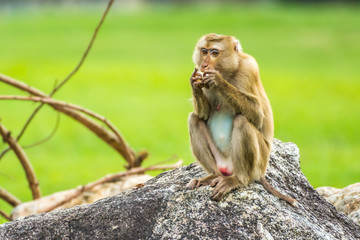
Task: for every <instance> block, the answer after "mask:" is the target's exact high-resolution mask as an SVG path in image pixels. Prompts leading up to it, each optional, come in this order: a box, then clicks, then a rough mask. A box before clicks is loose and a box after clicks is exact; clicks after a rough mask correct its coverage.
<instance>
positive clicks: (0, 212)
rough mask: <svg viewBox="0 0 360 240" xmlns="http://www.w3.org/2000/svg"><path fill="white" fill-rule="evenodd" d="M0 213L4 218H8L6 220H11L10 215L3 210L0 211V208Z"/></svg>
mask: <svg viewBox="0 0 360 240" xmlns="http://www.w3.org/2000/svg"><path fill="white" fill-rule="evenodd" d="M0 215H1V216H3V217H4V218H5V219H6V220H8V221H11V220H12V219H11V217H10V216H8V215H7V214H6V213H5V212H3V211H1V210H0Z"/></svg>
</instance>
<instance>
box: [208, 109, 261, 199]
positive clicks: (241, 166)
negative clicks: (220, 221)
mask: <svg viewBox="0 0 360 240" xmlns="http://www.w3.org/2000/svg"><path fill="white" fill-rule="evenodd" d="M259 155H260V153H259V144H258V136H257V129H256V128H255V126H254V125H252V124H251V123H250V122H249V121H248V120H247V118H246V117H244V116H243V115H237V116H235V117H234V120H233V130H232V135H231V152H230V158H231V161H232V162H233V166H234V171H233V175H232V176H230V177H226V176H219V177H217V178H215V179H214V180H213V182H212V183H211V186H213V187H215V189H214V190H213V193H212V196H211V198H212V199H213V200H216V201H218V200H220V199H221V198H222V197H223V196H224V195H225V194H227V193H228V192H230V191H231V190H233V189H236V188H239V187H241V186H246V185H248V184H249V183H250V182H251V181H252V180H254V177H255V176H254V174H255V175H257V174H259V177H258V178H257V179H259V178H260V172H261V171H258V170H257V169H256V168H259V158H260V156H259ZM255 178H256V177H255Z"/></svg>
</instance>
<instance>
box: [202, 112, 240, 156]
mask: <svg viewBox="0 0 360 240" xmlns="http://www.w3.org/2000/svg"><path fill="white" fill-rule="evenodd" d="M233 119H234V115H233V114H232V112H231V111H227V110H222V111H221V110H220V111H216V112H214V113H213V114H212V115H211V116H210V118H209V120H208V126H209V129H210V133H211V136H212V138H213V140H214V142H215V144H216V146H217V147H218V148H219V150H221V151H222V152H224V153H225V152H227V151H229V150H230V143H231V132H232V129H233Z"/></svg>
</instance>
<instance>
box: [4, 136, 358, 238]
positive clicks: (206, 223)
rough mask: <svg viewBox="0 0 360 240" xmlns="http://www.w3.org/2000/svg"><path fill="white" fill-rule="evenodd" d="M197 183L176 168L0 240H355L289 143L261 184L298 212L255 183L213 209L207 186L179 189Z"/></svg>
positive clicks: (19, 223) (26, 223)
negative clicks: (285, 197)
mask: <svg viewBox="0 0 360 240" xmlns="http://www.w3.org/2000/svg"><path fill="white" fill-rule="evenodd" d="M204 175H205V172H204V171H203V170H202V168H201V167H200V166H198V165H197V164H191V165H189V166H185V167H180V168H177V169H174V170H172V171H168V172H165V173H162V174H160V175H159V176H157V177H156V178H154V179H151V180H149V181H148V182H147V183H146V185H145V186H144V187H142V188H140V189H131V190H128V191H126V192H123V193H121V194H119V195H117V196H115V197H111V198H106V199H102V200H99V201H97V202H95V203H93V204H90V205H86V206H78V207H74V208H71V209H66V210H60V211H57V212H51V213H47V214H40V215H32V216H29V217H26V218H24V219H19V220H15V221H12V222H9V223H5V224H3V225H1V226H0V239H4V240H5V239H307V240H308V239H349V240H350V239H360V227H359V226H358V225H357V224H356V223H354V222H353V221H352V220H350V219H349V218H348V217H346V216H345V215H344V214H341V213H338V212H337V211H336V209H335V207H334V206H333V205H331V204H330V203H328V202H327V201H325V199H323V198H322V197H321V196H320V195H319V194H318V193H317V192H316V191H315V190H314V189H313V188H312V187H311V185H310V184H309V183H308V181H307V179H306V177H305V176H304V175H303V174H302V173H301V170H300V166H299V151H298V148H297V147H296V145H295V144H293V143H281V142H280V141H278V140H275V145H274V149H273V152H272V154H271V159H270V164H269V169H268V173H267V179H268V181H269V182H270V183H271V184H272V185H274V186H275V187H276V188H277V189H278V190H280V191H281V192H283V193H286V194H288V195H290V196H291V197H294V198H296V199H297V200H298V201H299V207H298V208H294V207H292V206H290V205H289V204H288V203H286V202H284V201H282V200H279V199H277V198H276V197H274V196H272V195H270V194H269V193H268V192H266V190H264V189H263V187H262V186H261V185H260V184H257V183H253V184H251V185H249V186H247V187H245V188H242V189H239V190H236V191H233V192H232V193H230V194H228V195H227V196H226V197H225V198H224V199H223V200H222V201H220V202H213V201H211V200H210V199H209V197H210V194H211V190H212V189H211V187H209V186H207V187H201V188H200V189H197V190H186V189H185V186H186V184H187V183H188V182H189V181H190V180H191V179H192V178H194V177H202V176H204Z"/></svg>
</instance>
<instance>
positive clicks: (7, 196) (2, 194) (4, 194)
mask: <svg viewBox="0 0 360 240" xmlns="http://www.w3.org/2000/svg"><path fill="white" fill-rule="evenodd" d="M0 198H2V199H3V200H4V201H5V202H7V203H9V204H10V205H11V206H13V207H16V206H17V205H19V204H20V203H21V201H20V200H19V199H18V198H17V197H15V196H14V195H12V194H11V193H9V192H8V191H6V190H5V189H3V188H1V187H0Z"/></svg>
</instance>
